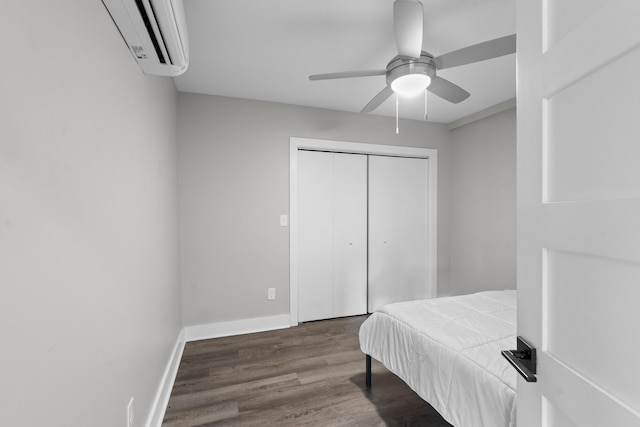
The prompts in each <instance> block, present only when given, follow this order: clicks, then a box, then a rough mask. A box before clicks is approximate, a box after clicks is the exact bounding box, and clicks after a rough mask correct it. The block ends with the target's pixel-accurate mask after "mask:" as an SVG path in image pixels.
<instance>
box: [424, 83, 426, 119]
mask: <svg viewBox="0 0 640 427" xmlns="http://www.w3.org/2000/svg"><path fill="white" fill-rule="evenodd" d="M424 121H425V122H426V121H427V89H425V90H424Z"/></svg>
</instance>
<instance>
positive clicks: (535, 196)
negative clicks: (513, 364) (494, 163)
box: [517, 0, 640, 427]
mask: <svg viewBox="0 0 640 427" xmlns="http://www.w3.org/2000/svg"><path fill="white" fill-rule="evenodd" d="M638 16H640V2H638V1H637V0H614V1H597V0H589V1H586V2H585V1H583V0H565V1H563V2H549V1H548V0H535V1H531V0H519V1H518V150H517V156H518V163H517V165H518V273H517V274H518V333H519V335H522V336H523V337H524V338H525V339H526V340H527V341H529V342H531V343H532V344H533V345H534V346H536V347H537V348H538V354H539V358H538V374H537V376H538V382H537V383H535V384H528V383H525V382H524V381H523V380H520V381H519V383H518V425H519V426H520V427H522V426H525V427H527V426H540V425H545V426H547V425H548V426H571V425H576V426H581V427H582V426H594V427H595V426H603V425H620V426H635V425H640V383H638V381H635V380H631V379H630V377H629V375H635V374H631V372H635V371H634V368H633V366H632V365H629V359H628V357H626V356H625V355H630V354H637V353H638V352H639V351H640V340H636V339H634V338H632V337H633V336H634V335H636V332H635V329H637V325H638V324H640V314H638V310H637V309H636V308H635V306H636V304H635V303H634V302H637V301H638V300H640V223H639V222H638V218H640V168H639V167H637V158H638V156H640V148H638V147H639V146H638V144H637V142H636V141H637V137H636V134H637V128H638V124H637V123H638V120H637V116H638V111H639V110H640V102H639V101H638V99H640V97H638V96H637V94H638V93H640V84H639V83H638V79H637V70H638V69H639V68H640V50H639V46H640V31H638V27H637V17H638Z"/></svg>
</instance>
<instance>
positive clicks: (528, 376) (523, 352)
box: [501, 337, 537, 383]
mask: <svg viewBox="0 0 640 427" xmlns="http://www.w3.org/2000/svg"><path fill="white" fill-rule="evenodd" d="M517 346H518V349H517V350H502V351H501V353H502V355H503V356H504V358H505V359H507V361H508V362H509V363H510V364H511V366H513V367H514V368H515V369H516V371H518V373H519V374H520V375H522V377H523V378H524V379H525V380H526V381H527V382H529V383H535V382H536V381H537V378H536V376H535V373H536V349H535V347H533V346H532V345H531V344H529V343H528V342H526V341H525V340H524V339H523V338H522V337H518V344H517Z"/></svg>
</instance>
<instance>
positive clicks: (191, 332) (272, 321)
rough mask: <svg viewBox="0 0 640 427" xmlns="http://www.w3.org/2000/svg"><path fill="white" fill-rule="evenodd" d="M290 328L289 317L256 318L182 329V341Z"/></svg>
mask: <svg viewBox="0 0 640 427" xmlns="http://www.w3.org/2000/svg"><path fill="white" fill-rule="evenodd" d="M290 326H291V322H290V317H289V315H288V314H280V315H277V316H268V317H256V318H253V319H242V320H233V321H229V322H219V323H209V324H206V325H194V326H187V327H185V328H184V339H185V341H198V340H206V339H209V338H218V337H228V336H232V335H242V334H250V333H253V332H263V331H271V330H274V329H285V328H289V327H290Z"/></svg>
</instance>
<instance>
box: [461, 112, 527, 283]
mask: <svg viewBox="0 0 640 427" xmlns="http://www.w3.org/2000/svg"><path fill="white" fill-rule="evenodd" d="M451 144H452V158H453V160H452V175H451V176H452V180H451V294H452V295H460V294H466V293H471V292H479V291H483V290H493V289H515V287H516V247H515V245H516V223H515V221H516V112H515V108H513V109H510V110H507V111H504V112H502V113H499V114H496V115H493V116H489V117H487V118H485V119H482V120H479V121H476V122H472V123H470V124H467V125H465V126H462V127H459V128H456V129H454V130H452V131H451Z"/></svg>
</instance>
